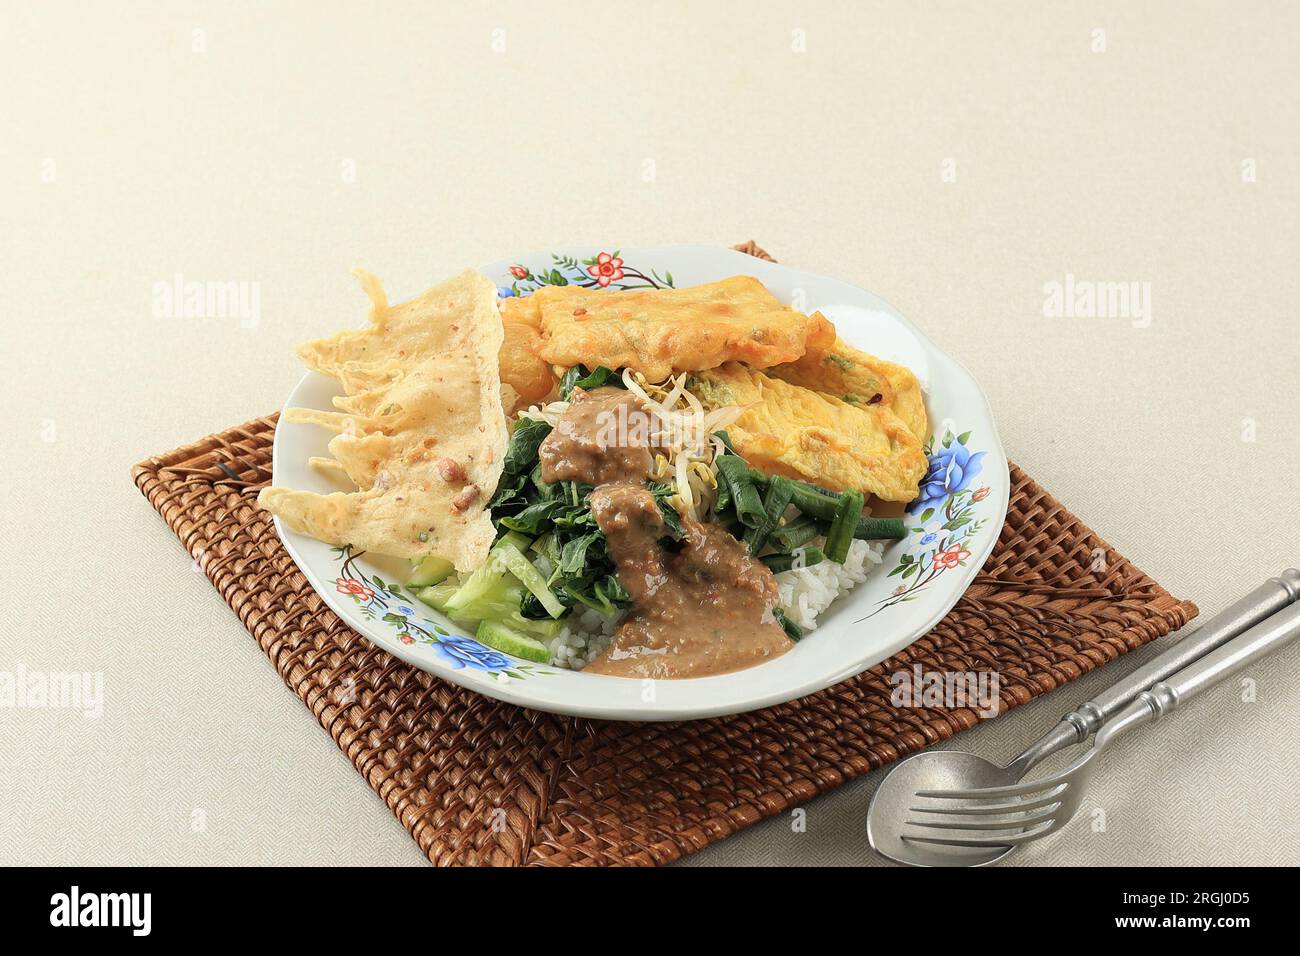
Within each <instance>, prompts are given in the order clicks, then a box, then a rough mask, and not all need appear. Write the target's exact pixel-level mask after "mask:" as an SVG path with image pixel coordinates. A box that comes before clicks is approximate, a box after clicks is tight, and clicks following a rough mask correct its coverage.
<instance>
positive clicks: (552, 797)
mask: <svg viewBox="0 0 1300 956" xmlns="http://www.w3.org/2000/svg"><path fill="white" fill-rule="evenodd" d="M737 248H740V249H742V251H746V252H750V253H751V254H754V255H760V256H764V257H766V254H765V253H763V252H762V250H760V249H758V248H757V247H756V246H754V245H753V244H752V243H749V244H746V245H744V246H740V247H737ZM275 421H276V416H274V415H271V416H267V417H265V418H259V419H255V420H254V421H251V422H248V423H247V424H244V425H240V426H238V427H236V428H231V429H229V430H227V431H224V432H222V433H220V434H218V435H211V436H209V437H207V438H205V439H203V440H201V441H198V442H195V443H193V444H191V445H186V446H185V447H183V448H178V449H176V450H175V451H173V452H169V453H168V454H165V455H159V456H157V457H155V458H150V459H149V460H148V461H145V462H142V463H140V464H139V465H137V466H136V467H135V468H134V469H133V470H132V477H133V478H134V479H135V483H136V485H137V486H138V487H139V488H140V490H141V491H142V492H143V493H144V495H145V497H147V498H148V499H149V502H150V503H151V504H152V505H153V506H154V507H155V508H156V509H157V510H158V512H159V514H161V515H162V516H163V519H164V520H165V521H166V522H167V524H168V525H169V526H170V527H171V529H172V530H173V531H174V532H175V533H176V535H177V537H179V538H180V540H181V543H182V544H183V545H184V546H185V548H186V550H188V551H189V552H190V554H191V555H192V556H193V557H194V558H195V560H197V561H198V563H199V566H200V567H202V568H203V570H204V573H206V574H207V576H208V578H209V579H210V580H211V581H212V583H213V585H214V586H215V587H216V588H217V590H218V591H219V592H220V593H221V596H222V597H223V598H224V599H225V600H226V602H227V603H228V604H229V605H230V606H231V608H232V609H234V611H235V613H236V614H238V615H239V619H240V620H241V621H242V622H243V623H244V626H245V627H246V628H247V629H248V631H249V633H250V634H252V635H253V637H254V638H255V639H256V640H257V642H258V644H259V645H261V647H262V650H263V651H265V652H266V654H267V656H268V657H269V658H270V659H271V661H272V663H273V664H274V665H275V667H276V669H277V670H278V671H279V672H280V676H281V677H282V678H283V679H284V681H285V683H286V684H288V686H289V687H290V688H291V689H292V690H293V692H294V693H295V694H297V695H298V697H299V698H301V699H302V701H303V703H305V704H306V705H307V706H308V707H309V708H310V709H311V711H312V713H314V714H315V715H316V718H317V719H318V720H319V721H320V723H321V726H322V727H324V728H325V729H326V730H327V731H329V733H330V735H331V736H332V737H333V738H334V740H335V741H336V742H337V743H338V745H339V748H340V749H341V750H342V751H343V752H344V753H345V754H347V755H348V757H349V758H350V759H351V760H352V763H353V764H354V765H355V766H356V768H357V770H358V771H359V772H360V773H361V775H362V776H363V777H365V779H366V781H367V782H368V783H369V784H370V786H371V787H373V788H374V790H375V791H376V792H377V793H378V794H379V795H380V796H381V797H382V798H383V799H384V800H385V801H387V803H388V805H389V806H390V807H391V808H392V810H393V812H394V813H395V814H396V815H397V817H398V819H399V820H401V821H402V823H403V825H404V826H405V827H406V828H407V830H408V831H409V832H410V834H411V836H412V837H413V838H414V839H415V841H416V842H417V843H418V844H419V846H420V849H421V850H423V851H424V853H425V854H427V855H428V857H429V859H430V860H431V861H432V862H434V863H437V864H493V865H503V866H513V865H521V864H529V865H551V866H555V865H565V864H657V863H667V862H669V861H671V860H674V859H676V858H678V857H680V856H682V855H684V854H686V853H691V852H693V851H695V850H698V849H700V848H701V847H704V846H706V845H708V844H709V843H712V842H713V841H715V840H721V839H723V838H724V837H727V836H730V835H731V834H733V833H735V832H736V831H737V830H740V829H742V828H744V827H746V826H749V825H750V824H752V823H754V822H755V821H757V820H760V819H762V818H763V817H766V816H770V815H772V814H775V813H780V812H781V811H783V810H785V809H787V808H790V807H794V806H797V805H798V804H800V803H803V802H805V801H807V800H808V799H810V798H811V797H814V796H816V795H817V794H819V793H823V792H825V791H827V790H830V789H832V788H834V787H837V786H839V785H840V784H842V783H844V782H845V781H847V780H851V779H853V778H855V777H857V776H859V775H861V774H864V773H866V772H867V771H869V770H872V769H874V768H876V767H879V766H882V765H883V764H887V763H890V762H891V761H893V760H897V759H898V758H899V757H900V756H903V755H905V754H908V753H911V752H913V751H916V750H919V749H921V748H923V747H926V746H929V745H930V744H933V743H935V742H937V741H940V740H943V739H945V738H947V737H950V736H952V735H953V734H954V733H956V732H957V731H959V730H964V729H965V728H967V727H970V726H972V725H973V724H974V723H975V722H976V721H978V720H980V719H981V718H980V717H979V715H977V714H976V713H975V712H973V711H971V710H966V709H960V710H943V709H895V708H892V707H891V706H890V704H889V698H890V687H889V683H888V677H887V675H889V674H891V673H893V672H895V671H897V670H899V669H901V668H907V669H909V670H910V669H911V668H912V667H913V665H914V664H916V663H920V665H921V666H922V668H923V669H924V670H926V671H939V672H946V671H996V672H997V673H998V674H999V677H1000V681H1001V699H1002V706H1003V708H1006V707H1013V706H1015V705H1017V704H1022V703H1024V702H1025V701H1028V700H1031V699H1032V698H1034V697H1037V696H1039V695H1040V694H1045V693H1047V692H1049V691H1051V690H1053V689H1055V688H1056V687H1059V686H1060V685H1061V684H1064V683H1067V682H1069V681H1072V680H1074V679H1075V678H1077V677H1079V676H1080V675H1081V674H1083V673H1085V672H1087V671H1090V670H1092V669H1093V668H1094V667H1097V666H1099V665H1101V664H1105V663H1106V662H1107V661H1110V660H1113V659H1115V658H1116V657H1118V656H1119V655H1120V654H1123V653H1125V652H1126V651H1129V650H1132V649H1133V648H1135V647H1139V646H1140V645H1142V644H1145V643H1146V642H1147V641H1151V640H1154V639H1155V638H1157V637H1160V636H1162V635H1164V634H1168V633H1169V632H1170V631H1172V630H1175V629H1177V628H1179V627H1182V625H1183V624H1185V623H1186V622H1187V621H1188V620H1189V619H1190V618H1192V617H1193V616H1195V614H1196V606H1195V605H1194V604H1192V603H1190V602H1188V601H1179V600H1177V599H1175V598H1173V597H1170V595H1169V594H1168V593H1167V592H1166V591H1165V590H1164V589H1163V588H1162V587H1160V585H1158V584H1157V583H1156V582H1155V581H1153V580H1152V579H1151V578H1149V577H1147V576H1146V575H1145V574H1144V573H1142V571H1140V570H1139V569H1138V568H1136V567H1134V566H1133V565H1132V564H1131V563H1130V562H1129V561H1128V560H1127V559H1126V558H1124V557H1123V556H1122V555H1119V554H1117V553H1116V552H1115V551H1113V550H1112V549H1111V548H1110V547H1109V546H1108V545H1107V544H1106V543H1105V542H1104V541H1102V540H1101V539H1100V538H1098V537H1097V536H1096V535H1095V534H1093V532H1092V531H1091V530H1089V529H1088V527H1087V526H1086V525H1084V524H1083V523H1082V522H1081V521H1080V520H1079V519H1078V518H1076V517H1075V516H1074V515H1072V514H1071V513H1070V512H1069V511H1067V510H1065V508H1063V507H1062V506H1061V505H1060V503H1058V502H1057V501H1056V499H1054V498H1053V497H1052V496H1051V495H1049V494H1048V493H1047V492H1046V491H1044V490H1043V489H1042V488H1040V487H1039V486H1038V484H1036V483H1035V482H1034V481H1033V480H1032V479H1031V478H1029V477H1028V476H1027V475H1025V474H1024V472H1022V471H1021V470H1020V469H1019V468H1017V467H1016V466H1015V465H1012V467H1011V483H1012V488H1011V505H1010V509H1009V511H1008V513H1007V521H1006V525H1005V526H1004V527H1003V529H1002V534H1001V537H1000V539H999V541H998V544H997V547H996V548H995V549H994V551H993V554H992V555H991V556H990V557H989V560H988V562H987V563H986V564H985V566H984V568H983V571H982V573H981V574H980V576H979V577H978V578H976V581H975V583H974V584H973V585H972V586H971V588H970V589H969V590H968V591H967V592H966V594H965V595H964V596H963V597H962V599H961V600H960V601H959V602H958V603H957V605H956V607H954V608H953V610H952V611H951V612H950V613H949V614H948V616H947V617H945V618H944V619H943V620H942V621H941V622H940V623H939V625H938V626H937V627H935V629H934V630H933V631H931V632H930V633H929V634H927V635H926V636H925V637H923V638H921V639H920V640H918V641H917V642H916V643H914V644H913V645H912V646H911V647H909V648H907V649H906V650H904V651H903V652H901V653H900V654H898V655H896V656H895V657H893V658H891V659H890V660H888V661H886V662H884V663H883V664H880V665H878V666H876V667H873V668H872V669H871V670H869V671H867V672H866V673H864V674H861V675H859V676H858V677H855V678H853V679H852V680H848V681H845V682H844V683H842V684H838V685H836V686H834V687H831V688H829V689H827V690H824V691H821V692H820V693H817V694H813V695H812V696H810V697H805V698H803V699H801V700H797V701H792V702H790V703H788V704H782V705H781V706H779V707H772V708H769V709H767V710H763V711H758V712H755V713H751V714H741V715H739V716H735V717H720V718H713V719H710V720H699V721H690V722H686V723H678V724H627V723H616V722H605V721H599V720H587V719H583V718H575V717H560V716H556V715H553V714H545V713H540V712H537V711H529V710H522V709H520V708H518V707H514V706H512V705H510V704H505V703H501V702H499V701H495V700H492V699H490V698H487V697H483V696H480V695H478V694H475V693H473V692H472V691H469V690H465V689H463V688H461V687H458V686H456V685H455V684H450V683H446V682H444V681H441V680H439V679H437V678H435V677H433V676H432V675H430V674H427V673H425V672H424V671H420V670H417V669H415V668H413V667H411V666H409V665H407V664H405V663H403V662H402V661H399V660H398V659H396V658H395V657H392V656H391V655H389V654H388V653H386V652H385V651H382V650H379V649H378V648H376V647H375V646H374V645H373V644H371V643H370V642H369V641H367V640H366V639H365V638H363V637H361V636H360V635H358V634H357V633H356V632H354V631H352V630H351V629H350V628H348V627H347V626H346V625H345V624H344V623H343V622H342V621H341V620H340V619H339V618H338V617H336V616H335V615H334V613H333V612H332V611H330V610H329V608H327V607H326V606H325V603H324V602H323V601H322V600H321V599H320V597H319V596H317V594H316V593H315V592H314V591H313V590H312V589H311V588H310V587H309V586H308V584H307V582H306V579H305V578H304V577H303V576H302V574H301V573H300V572H299V571H298V568H297V566H296V565H295V564H294V563H293V560H292V559H291V558H290V557H289V555H288V554H287V553H286V552H285V550H284V548H283V547H281V545H280V541H279V538H278V537H277V536H276V533H275V529H274V527H273V526H272V524H271V520H270V517H269V515H267V514H266V513H265V512H263V511H261V510H260V509H258V507H257V505H256V497H257V490H258V489H259V488H261V487H262V486H263V485H264V484H265V483H266V482H267V481H268V480H269V479H270V477H271V440H272V436H273V435H274V432H275Z"/></svg>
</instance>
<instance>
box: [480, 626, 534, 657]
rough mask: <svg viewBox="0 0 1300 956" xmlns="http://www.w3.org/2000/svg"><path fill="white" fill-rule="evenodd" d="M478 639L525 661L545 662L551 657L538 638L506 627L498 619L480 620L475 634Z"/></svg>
mask: <svg viewBox="0 0 1300 956" xmlns="http://www.w3.org/2000/svg"><path fill="white" fill-rule="evenodd" d="M476 636H477V637H478V639H479V640H480V641H482V642H483V643H484V644H486V645H488V647H495V648H496V649H497V650H499V651H501V652H503V653H505V654H510V655H513V656H514V657H522V658H523V659H524V660H526V661H536V662H537V663H539V664H545V663H547V662H549V661H550V659H551V651H550V649H549V648H548V647H547V646H546V645H545V644H543V643H542V642H541V641H539V640H535V639H534V638H531V637H529V636H528V635H527V634H521V633H519V632H518V631H516V630H515V629H514V628H510V627H506V626H505V625H504V624H502V623H501V622H500V621H481V622H480V623H479V626H478V633H477V635H476Z"/></svg>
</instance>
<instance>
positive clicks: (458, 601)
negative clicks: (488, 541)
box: [446, 550, 506, 617]
mask: <svg viewBox="0 0 1300 956" xmlns="http://www.w3.org/2000/svg"><path fill="white" fill-rule="evenodd" d="M505 576H506V564H505V562H504V561H502V560H501V559H500V558H498V557H497V556H496V552H495V550H494V551H489V552H488V556H487V560H486V561H484V562H483V563H482V564H481V565H480V566H479V567H478V568H476V569H475V571H474V573H473V574H471V575H470V576H469V577H468V578H466V579H465V582H464V583H463V584H461V586H460V588H459V589H457V591H456V593H455V594H453V595H452V596H451V598H450V599H449V600H448V601H447V608H446V613H448V614H451V615H452V616H453V617H454V616H455V614H456V613H459V612H462V611H464V610H465V608H466V607H467V606H468V605H469V604H472V603H473V602H474V601H475V600H477V599H478V598H482V597H485V596H487V595H488V593H489V592H490V591H492V590H493V589H494V587H495V586H496V585H498V584H500V583H501V580H502V578H504V577H505ZM479 616H480V617H483V616H484V615H479Z"/></svg>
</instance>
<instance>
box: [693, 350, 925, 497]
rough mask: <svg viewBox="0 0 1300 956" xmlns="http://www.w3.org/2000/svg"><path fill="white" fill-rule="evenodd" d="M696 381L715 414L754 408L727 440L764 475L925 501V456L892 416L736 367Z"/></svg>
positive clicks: (731, 427)
mask: <svg viewBox="0 0 1300 956" xmlns="http://www.w3.org/2000/svg"><path fill="white" fill-rule="evenodd" d="M696 379H697V380H698V384H697V386H696V389H695V392H696V394H697V395H699V397H700V400H701V401H702V402H703V403H704V404H705V405H706V406H708V407H711V408H714V407H719V406H722V405H747V406H752V407H750V408H749V409H748V410H747V411H746V412H745V413H744V414H743V415H741V416H740V418H738V419H736V421H735V422H734V423H733V424H731V425H729V426H728V427H727V433H728V434H729V435H730V437H731V440H732V442H733V443H734V444H735V446H736V450H737V451H739V452H740V454H741V455H743V456H744V457H746V458H747V459H749V461H750V463H751V464H752V465H753V466H754V467H755V468H758V469H759V470H760V471H764V472H767V473H769V474H777V475H785V476H786V477H789V478H802V479H804V480H806V481H811V482H814V483H816V484H819V485H823V486H825V487H827V488H830V489H832V490H834V491H845V490H847V489H849V488H857V489H860V490H861V491H862V492H864V493H865V494H872V495H876V496H877V497H879V498H882V499H884V500H886V501H911V500H913V499H914V498H915V497H916V496H917V492H918V483H919V482H920V480H921V478H922V477H923V476H924V475H925V470H926V466H927V462H926V459H925V453H924V452H923V451H922V450H921V442H920V441H919V440H918V439H917V437H916V436H915V435H914V434H912V432H911V431H910V430H909V428H908V427H907V425H905V424H904V423H903V421H902V420H901V419H900V418H899V417H898V416H897V415H895V414H894V413H893V412H892V411H891V410H890V409H888V408H885V407H883V406H882V405H880V404H875V405H853V404H849V403H848V402H844V401H841V400H840V399H838V398H835V397H833V396H831V395H826V394H822V393H820V392H816V391H813V390H811V389H807V388H801V387H800V386H798V385H792V384H791V383H789V382H787V381H784V380H782V379H779V378H772V377H771V376H769V375H767V374H765V373H763V372H759V371H755V370H753V369H749V368H746V367H745V366H743V365H740V364H737V363H735V362H729V363H727V364H726V365H723V366H721V367H719V368H715V369H712V370H710V371H705V372H699V373H697V375H696Z"/></svg>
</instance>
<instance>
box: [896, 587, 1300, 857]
mask: <svg viewBox="0 0 1300 956" xmlns="http://www.w3.org/2000/svg"><path fill="white" fill-rule="evenodd" d="M1298 635H1300V604H1293V605H1291V606H1290V607H1288V608H1286V609H1284V610H1282V611H1279V612H1278V613H1276V614H1274V615H1273V616H1272V617H1269V618H1265V619H1264V620H1263V621H1261V622H1260V623H1259V624H1256V625H1255V626H1254V627H1252V628H1251V629H1250V630H1248V631H1246V632H1245V633H1244V634H1241V635H1240V636H1238V637H1236V638H1233V639H1232V640H1231V641H1229V642H1228V643H1226V644H1224V645H1223V646H1221V647H1219V648H1217V649H1215V650H1213V651H1211V652H1210V653H1208V654H1206V655H1205V656H1204V657H1202V658H1200V659H1199V660H1197V661H1195V662H1194V663H1192V664H1189V665H1187V666H1186V667H1184V668H1183V669H1182V670H1180V671H1177V672H1176V673H1174V674H1172V675H1170V676H1169V677H1167V678H1166V679H1165V680H1162V681H1157V682H1156V683H1154V684H1152V685H1151V686H1150V687H1149V688H1147V689H1146V690H1145V691H1143V692H1142V693H1141V694H1139V695H1138V696H1137V697H1136V698H1135V699H1134V700H1133V702H1132V703H1131V704H1129V705H1128V706H1127V707H1125V708H1124V709H1123V710H1121V711H1120V712H1119V713H1117V714H1116V715H1115V716H1114V717H1113V718H1111V719H1110V720H1109V721H1107V722H1106V723H1105V724H1103V725H1102V727H1101V729H1100V730H1098V731H1097V736H1096V737H1095V738H1094V740H1093V745H1092V747H1091V749H1089V750H1088V751H1087V753H1085V754H1084V755H1083V756H1081V757H1080V758H1079V759H1077V760H1076V761H1074V763H1072V764H1071V765H1070V766H1069V767H1067V768H1066V769H1065V770H1063V771H1061V772H1060V773H1058V774H1055V775H1053V776H1050V777H1046V778H1044V779H1042V780H1033V781H1029V782H1027V783H1021V784H1017V785H1015V786H1007V787H985V788H982V789H976V790H921V791H918V792H917V793H916V796H917V797H918V798H923V799H929V800H934V801H937V805H929V806H922V805H916V806H912V807H910V808H909V810H910V811H911V812H912V813H914V814H916V815H918V816H919V817H922V819H915V818H910V819H908V820H907V821H906V825H907V826H911V827H916V828H918V829H919V830H921V831H922V832H921V833H918V834H917V835H915V836H913V835H911V834H908V833H904V834H903V839H905V840H909V841H911V842H914V843H928V844H935V845H939V846H955V847H1005V846H1016V845H1019V844H1024V843H1029V842H1031V841H1033V840H1040V839H1042V838H1043V837H1045V836H1048V835H1049V834H1051V833H1054V832H1056V831H1057V830H1059V829H1061V827H1062V826H1064V825H1065V823H1066V821H1068V820H1069V819H1070V818H1071V817H1072V816H1074V813H1075V811H1076V810H1078V809H1079V803H1080V802H1081V801H1082V800H1083V794H1084V791H1085V789H1086V788H1087V784H1088V777H1089V775H1090V774H1091V773H1092V770H1093V768H1094V767H1095V766H1096V762H1097V761H1096V758H1097V756H1098V755H1099V754H1100V753H1101V752H1102V751H1103V750H1105V749H1106V747H1107V746H1108V745H1109V744H1110V743H1111V742H1112V741H1113V740H1115V739H1116V738H1118V737H1119V736H1121V735H1122V734H1124V733H1126V732H1127V731H1129V730H1132V729H1133V728H1135V727H1140V726H1141V725H1143V724H1146V723H1149V722H1151V721H1153V720H1155V719H1156V718H1158V717H1161V716H1164V715H1165V714H1168V713H1170V712H1171V711H1172V710H1174V708H1176V707H1177V706H1178V705H1179V704H1182V703H1185V702H1186V701H1188V700H1190V699H1191V698H1192V697H1194V696H1196V695H1197V694H1199V693H1200V692H1201V691H1203V690H1205V689H1206V688H1207V687H1211V686H1213V685H1215V684H1217V683H1219V682H1220V681H1223V680H1226V679H1227V678H1229V677H1231V676H1232V675H1234V674H1236V673H1238V672H1240V671H1241V670H1243V669H1244V668H1246V667H1248V666H1249V665H1250V664H1252V663H1254V662H1255V661H1257V660H1259V659H1260V658H1262V657H1265V656H1266V655H1268V654H1271V653H1272V652H1273V651H1275V650H1277V649H1278V648H1280V647H1283V646H1285V645H1286V644H1289V643H1290V642H1291V641H1293V640H1295V638H1296V637H1297V636H1298ZM952 801H959V802H957V803H953V802H952ZM934 831H947V832H944V833H938V832H934ZM962 831H965V832H966V833H967V834H969V835H964V834H963V832H962ZM932 832H933V835H930V834H931V833H932Z"/></svg>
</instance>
